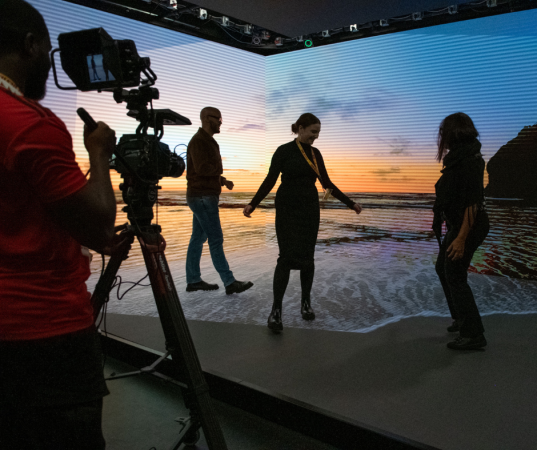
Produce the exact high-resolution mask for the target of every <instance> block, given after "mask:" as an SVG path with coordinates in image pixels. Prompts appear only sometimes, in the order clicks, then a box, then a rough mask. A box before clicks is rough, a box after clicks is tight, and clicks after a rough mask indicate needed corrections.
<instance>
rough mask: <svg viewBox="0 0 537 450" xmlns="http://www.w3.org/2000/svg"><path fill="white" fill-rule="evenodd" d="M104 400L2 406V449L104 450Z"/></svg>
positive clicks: (0, 413) (0, 424)
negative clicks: (102, 423)
mask: <svg viewBox="0 0 537 450" xmlns="http://www.w3.org/2000/svg"><path fill="white" fill-rule="evenodd" d="M102 409H103V399H102V398H101V399H99V400H93V401H91V402H85V403H79V404H75V405H61V406H54V407H45V406H42V407H37V408H24V407H18V408H17V407H13V406H11V407H9V406H8V407H0V433H1V434H0V448H2V449H6V450H8V449H9V450H104V449H105V447H106V444H105V440H104V437H103V433H102V430H101V421H102Z"/></svg>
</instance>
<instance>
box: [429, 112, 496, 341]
mask: <svg viewBox="0 0 537 450" xmlns="http://www.w3.org/2000/svg"><path fill="white" fill-rule="evenodd" d="M478 135H479V133H478V132H477V130H476V129H475V126H474V123H473V122H472V119H470V117H468V116H467V115H466V114H464V113H456V114H452V115H450V116H448V117H446V118H445V119H444V120H443V121H442V123H441V124H440V129H439V131H438V154H437V160H438V161H439V162H440V161H443V165H444V167H443V169H442V176H441V177H440V179H439V180H438V182H437V183H436V186H435V189H436V201H435V204H434V208H433V210H434V220H433V230H434V232H435V234H436V236H437V238H438V239H440V238H441V235H442V224H443V223H444V222H446V225H447V234H446V236H445V237H444V240H443V241H442V242H441V245H440V252H439V254H438V260H437V262H436V272H437V273H438V277H439V278H440V282H441V283H442V288H443V289H444V293H445V295H446V299H447V303H448V307H449V311H450V312H451V317H452V318H453V324H452V325H451V326H450V327H448V331H450V332H457V331H459V332H460V336H459V337H458V338H457V339H455V340H454V341H453V342H450V343H448V347H449V348H452V349H456V350H467V349H477V348H481V347H484V346H486V345H487V341H486V340H485V337H484V336H483V332H484V331H485V329H484V328H483V324H482V323H481V316H480V315H479V310H478V309H477V305H476V303H475V299H474V296H473V294H472V290H471V289H470V286H469V285H468V268H469V267H470V263H471V262H472V257H473V255H474V253H475V251H476V250H477V248H478V247H479V246H480V245H481V244H482V243H483V241H484V240H485V238H486V237H487V234H488V232H489V219H488V215H487V212H486V210H485V203H484V189H483V173H484V171H485V161H484V160H483V156H482V155H481V153H480V150H481V143H480V142H479V141H478V140H477V136H478Z"/></svg>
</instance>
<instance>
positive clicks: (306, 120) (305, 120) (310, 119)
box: [291, 113, 321, 134]
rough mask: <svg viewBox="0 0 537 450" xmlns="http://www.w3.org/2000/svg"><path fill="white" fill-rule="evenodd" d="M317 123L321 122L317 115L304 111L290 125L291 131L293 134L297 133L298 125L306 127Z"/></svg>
mask: <svg viewBox="0 0 537 450" xmlns="http://www.w3.org/2000/svg"><path fill="white" fill-rule="evenodd" d="M317 123H318V124H319V125H320V124H321V121H320V120H319V118H318V117H317V116H314V115H313V114H312V113H304V114H302V115H301V116H300V117H299V118H298V120H297V121H296V122H295V123H294V124H293V125H291V131H292V132H293V133H294V134H297V133H298V128H299V127H302V128H308V127H309V126H310V125H315V124H317Z"/></svg>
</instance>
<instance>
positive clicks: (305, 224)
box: [243, 113, 362, 332]
mask: <svg viewBox="0 0 537 450" xmlns="http://www.w3.org/2000/svg"><path fill="white" fill-rule="evenodd" d="M291 130H292V131H293V133H295V134H298V138H297V139H296V140H294V141H291V142H289V143H287V144H284V145H282V146H280V147H278V149H277V150H276V152H275V153H274V155H273V157H272V162H271V164H270V169H269V173H268V175H267V177H266V178H265V181H264V182H263V184H261V186H260V188H259V190H258V191H257V194H256V195H255V196H254V198H253V199H252V201H251V202H250V204H249V205H247V206H246V207H245V208H244V211H243V213H244V215H245V216H246V217H250V214H251V213H252V211H253V210H254V209H255V208H256V207H257V205H259V203H260V202H261V201H262V200H263V199H264V198H265V197H266V196H267V194H268V193H269V192H270V191H271V190H272V188H273V187H274V185H275V184H276V181H277V180H278V177H279V175H280V173H281V174H282V182H281V185H280V187H279V188H278V192H277V193H276V202H275V205H276V236H277V237H278V247H279V249H280V256H279V258H278V264H277V265H276V270H275V272H274V284H273V289H274V303H273V305H272V311H271V313H270V316H269V318H268V327H269V328H270V329H271V330H273V331H275V332H279V331H281V330H282V329H283V325H282V318H281V315H282V300H283V296H284V294H285V290H286V289H287V284H288V282H289V275H290V272H291V270H300V284H301V287H302V301H301V314H302V318H303V319H305V320H313V319H315V312H314V311H313V309H312V307H311V300H310V293H311V287H312V284H313V276H314V273H315V266H314V254H315V244H316V243H317V233H318V231H319V221H320V211H319V194H318V192H317V188H316V187H315V182H316V181H317V179H319V180H320V182H321V185H322V187H323V188H324V189H331V190H332V195H333V196H334V197H336V198H337V199H338V200H340V201H342V202H343V203H345V205H347V206H348V207H349V208H351V209H353V210H354V211H356V214H360V212H361V210H362V208H361V207H360V205H359V204H358V203H354V202H353V201H352V200H350V199H349V198H348V197H347V196H346V195H345V194H343V193H342V192H341V191H340V190H339V189H338V188H337V187H336V186H335V185H334V184H333V183H332V182H331V181H330V178H329V177H328V173H327V172H326V168H325V165H324V161H323V157H322V155H321V153H320V152H319V150H318V149H316V148H315V147H312V144H313V142H314V141H315V139H317V138H318V137H319V133H320V131H321V122H320V121H319V119H318V118H317V117H315V116H314V115H313V114H310V113H306V114H302V115H301V116H300V118H299V119H298V120H297V121H296V123H294V124H293V125H292V126H291Z"/></svg>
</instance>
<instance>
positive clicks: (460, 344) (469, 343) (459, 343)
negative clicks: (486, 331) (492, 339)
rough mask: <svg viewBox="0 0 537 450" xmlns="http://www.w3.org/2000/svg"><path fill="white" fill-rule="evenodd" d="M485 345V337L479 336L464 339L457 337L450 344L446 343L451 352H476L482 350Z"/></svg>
mask: <svg viewBox="0 0 537 450" xmlns="http://www.w3.org/2000/svg"><path fill="white" fill-rule="evenodd" d="M486 345H487V340H486V339H485V336H483V335H482V334H480V335H479V336H476V337H473V338H465V337H461V336H459V337H458V338H457V339H455V340H454V341H452V342H449V343H448V345H447V346H448V348H451V349H452V350H477V349H478V348H483V347H485V346H486Z"/></svg>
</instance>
